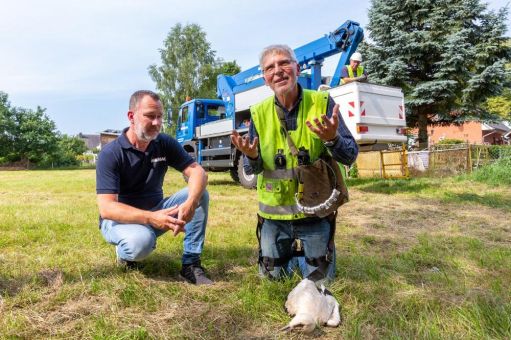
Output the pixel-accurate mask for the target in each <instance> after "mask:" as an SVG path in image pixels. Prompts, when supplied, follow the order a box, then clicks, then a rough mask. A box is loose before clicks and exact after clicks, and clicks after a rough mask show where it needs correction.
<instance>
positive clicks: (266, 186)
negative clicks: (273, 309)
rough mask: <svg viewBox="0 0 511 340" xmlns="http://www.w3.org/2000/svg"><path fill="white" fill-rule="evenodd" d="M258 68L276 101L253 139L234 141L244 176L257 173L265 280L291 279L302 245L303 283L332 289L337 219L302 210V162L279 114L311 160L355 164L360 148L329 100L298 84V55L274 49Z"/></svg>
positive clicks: (253, 128) (254, 124)
mask: <svg viewBox="0 0 511 340" xmlns="http://www.w3.org/2000/svg"><path fill="white" fill-rule="evenodd" d="M259 63H260V65H261V70H262V72H263V77H264V82H265V84H266V85H267V86H269V87H270V88H271V89H272V90H273V92H274V96H272V97H270V98H268V99H266V100H264V101H262V102H261V103H259V104H256V105H253V106H252V107H251V108H250V111H251V120H250V126H249V131H248V134H247V135H245V136H243V137H241V136H240V135H239V134H238V132H237V131H236V130H233V132H232V135H231V140H232V142H233V144H234V145H235V146H236V148H238V149H239V150H240V151H242V152H243V153H244V154H245V157H244V169H245V172H246V173H247V174H258V179H257V197H258V201H259V212H258V217H259V219H258V222H259V223H258V239H259V269H260V273H261V274H262V275H265V276H267V277H269V278H279V277H281V275H286V274H290V273H291V270H290V267H289V261H290V260H291V259H293V256H294V255H295V253H294V251H293V245H294V244H296V243H295V240H299V241H300V243H301V249H302V250H303V251H304V256H305V261H304V260H303V259H304V258H303V257H300V261H298V262H299V267H300V270H301V272H302V275H303V277H309V278H310V277H315V278H316V279H320V280H322V282H329V281H330V280H331V279H333V278H334V275H335V252H334V249H333V242H332V241H333V238H332V235H331V234H330V231H331V230H333V228H335V215H331V216H327V217H322V218H320V217H318V216H312V217H311V216H305V214H303V213H302V212H301V211H300V209H299V207H298V205H297V204H296V201H295V194H296V193H297V191H298V181H297V178H296V167H297V166H298V162H297V158H298V157H296V156H294V155H293V153H292V152H291V150H290V147H289V144H288V142H287V141H286V135H285V133H284V132H283V131H284V130H283V127H282V125H281V123H280V121H279V118H278V116H277V109H278V110H279V111H280V110H282V111H283V115H284V118H285V124H286V130H287V132H288V135H289V136H290V137H291V139H292V140H293V142H294V144H295V146H296V148H300V147H304V148H305V149H306V150H308V151H309V154H310V159H311V160H314V159H316V158H318V157H319V156H320V155H321V154H322V153H323V152H325V148H326V149H328V151H329V152H330V153H331V154H332V157H333V158H334V159H335V160H336V161H337V162H340V163H342V164H345V165H350V164H352V163H353V162H354V161H355V159H356V158H357V155H358V145H357V143H356V142H355V139H354V138H353V136H352V134H351V133H350V131H349V130H348V128H347V127H346V125H345V123H344V121H343V119H342V117H341V115H340V114H339V105H336V104H335V102H334V100H333V99H332V98H331V97H330V95H329V94H328V93H327V92H318V91H312V90H306V89H303V88H302V87H301V86H300V84H298V83H297V79H298V76H299V74H300V65H299V64H298V61H297V60H296V56H295V53H294V51H293V50H292V49H291V48H289V47H288V46H286V45H272V46H269V47H267V48H265V49H264V50H263V52H262V53H261V57H260V59H259ZM341 180H343V179H341ZM318 273H319V276H318ZM311 274H312V275H311ZM325 278H326V280H324V279H325ZM316 281H318V280H316Z"/></svg>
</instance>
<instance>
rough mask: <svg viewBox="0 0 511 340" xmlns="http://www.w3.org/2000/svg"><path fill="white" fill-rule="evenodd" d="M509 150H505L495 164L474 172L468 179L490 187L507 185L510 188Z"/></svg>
mask: <svg viewBox="0 0 511 340" xmlns="http://www.w3.org/2000/svg"><path fill="white" fill-rule="evenodd" d="M509 174H511V148H506V149H504V151H503V152H502V154H501V158H499V159H498V160H496V161H495V163H493V164H490V165H487V166H485V167H482V168H480V169H477V170H476V171H474V172H473V173H472V174H471V175H469V176H468V177H469V178H472V179H473V180H475V181H478V182H483V183H487V184H489V185H492V186H499V185H507V186H510V187H511V176H510V175H509Z"/></svg>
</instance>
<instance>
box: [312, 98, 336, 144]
mask: <svg viewBox="0 0 511 340" xmlns="http://www.w3.org/2000/svg"><path fill="white" fill-rule="evenodd" d="M321 120H322V122H321V121H320V120H319V119H318V118H314V119H313V121H314V124H315V125H313V124H312V123H311V122H310V121H309V120H308V121H306V122H305V124H307V127H308V128H309V129H310V130H311V131H312V132H314V133H315V134H316V135H318V137H319V138H321V139H322V140H323V141H324V142H328V141H331V140H334V139H335V137H336V136H337V128H338V127H339V104H335V106H334V111H333V113H332V118H330V119H329V118H328V117H327V116H326V115H324V114H323V115H321Z"/></svg>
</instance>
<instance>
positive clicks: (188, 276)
mask: <svg viewBox="0 0 511 340" xmlns="http://www.w3.org/2000/svg"><path fill="white" fill-rule="evenodd" d="M179 278H180V279H181V280H186V281H188V282H190V283H192V284H194V285H212V284H214V283H213V281H211V280H210V279H209V278H208V277H207V276H206V274H205V273H204V268H203V267H202V266H201V265H200V260H197V261H195V262H192V263H190V264H183V266H182V267H181V271H180V272H179Z"/></svg>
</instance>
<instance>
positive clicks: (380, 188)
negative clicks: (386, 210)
mask: <svg viewBox="0 0 511 340" xmlns="http://www.w3.org/2000/svg"><path fill="white" fill-rule="evenodd" d="M440 184H441V183H440V182H438V181H424V180H420V181H416V180H405V179H388V180H384V179H374V178H353V179H350V180H349V182H348V187H352V188H356V189H358V190H360V191H363V192H370V193H379V194H388V195H392V194H396V193H412V192H420V191H423V190H425V189H432V188H433V190H436V189H437V188H440Z"/></svg>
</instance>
